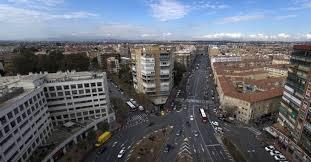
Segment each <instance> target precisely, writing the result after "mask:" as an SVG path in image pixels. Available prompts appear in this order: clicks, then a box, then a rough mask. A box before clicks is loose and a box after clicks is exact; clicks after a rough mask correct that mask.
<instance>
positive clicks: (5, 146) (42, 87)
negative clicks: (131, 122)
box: [0, 71, 115, 162]
mask: <svg viewBox="0 0 311 162" xmlns="http://www.w3.org/2000/svg"><path fill="white" fill-rule="evenodd" d="M109 105H110V100H109V94H108V87H107V79H106V73H90V72H75V71H72V72H57V73H44V74H43V73H40V74H29V75H23V76H10V77H2V78H1V77H0V161H12V162H13V161H14V162H15V161H18V162H19V161H29V160H30V161H31V159H32V158H34V157H33V156H32V154H33V152H34V151H35V150H36V151H37V150H38V149H37V148H38V146H42V147H43V146H46V145H49V146H51V147H48V149H47V150H49V149H51V148H53V150H51V151H52V152H51V153H50V154H48V153H47V154H46V155H47V156H48V157H46V158H45V159H46V160H45V161H48V160H50V161H51V160H52V161H53V159H55V157H57V156H58V155H57V154H59V153H60V152H62V153H65V152H66V149H68V148H69V145H70V141H73V142H74V143H77V141H79V140H80V139H82V138H83V137H84V138H85V137H86V136H87V134H88V132H89V131H90V130H91V129H95V130H96V129H97V125H98V123H101V122H108V123H111V122H113V121H114V120H115V115H114V112H113V110H112V109H111V107H110V106H109ZM66 125H67V126H68V125H70V126H69V127H71V126H72V125H75V128H74V130H75V131H69V132H66V131H65V132H64V131H63V133H62V135H59V132H60V130H61V129H63V127H64V126H66ZM68 129H69V128H68ZM77 130H79V131H77ZM57 134H58V135H57ZM63 135H66V136H63ZM55 136H58V137H55ZM51 138H52V139H57V140H51ZM60 139H62V140H63V141H59V140H60ZM39 150H40V149H39ZM44 150H46V149H44Z"/></svg>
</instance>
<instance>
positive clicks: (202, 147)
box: [200, 144, 204, 152]
mask: <svg viewBox="0 0 311 162" xmlns="http://www.w3.org/2000/svg"><path fill="white" fill-rule="evenodd" d="M200 146H201V148H202V151H203V152H204V148H203V146H202V144H200Z"/></svg>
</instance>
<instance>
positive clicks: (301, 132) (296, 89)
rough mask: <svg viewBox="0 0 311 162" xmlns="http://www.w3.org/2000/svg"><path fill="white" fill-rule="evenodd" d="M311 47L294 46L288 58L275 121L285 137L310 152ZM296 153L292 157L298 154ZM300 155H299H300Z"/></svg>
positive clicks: (307, 152)
mask: <svg viewBox="0 0 311 162" xmlns="http://www.w3.org/2000/svg"><path fill="white" fill-rule="evenodd" d="M310 102H311V46H304V45H297V46H294V51H293V53H292V55H291V58H290V65H289V70H288V77H287V81H286V84H285V86H284V93H283V97H282V101H281V106H280V109H279V117H278V124H280V125H281V129H284V130H287V132H288V134H287V135H286V136H287V137H288V138H289V139H292V140H293V142H294V143H295V144H297V145H299V146H301V148H303V150H304V151H305V152H306V154H309V155H310V154H311V103H310ZM300 156H301V155H298V156H296V157H300ZM301 157H303V156H301Z"/></svg>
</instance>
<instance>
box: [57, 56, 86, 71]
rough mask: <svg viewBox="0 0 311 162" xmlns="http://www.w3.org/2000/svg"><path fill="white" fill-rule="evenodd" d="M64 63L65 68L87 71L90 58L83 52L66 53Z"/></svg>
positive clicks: (63, 67)
mask: <svg viewBox="0 0 311 162" xmlns="http://www.w3.org/2000/svg"><path fill="white" fill-rule="evenodd" d="M62 64H63V66H62V69H63V70H76V71H86V70H88V67H89V58H88V57H87V56H86V55H84V54H83V53H78V54H70V55H65V57H64V59H63V62H62Z"/></svg>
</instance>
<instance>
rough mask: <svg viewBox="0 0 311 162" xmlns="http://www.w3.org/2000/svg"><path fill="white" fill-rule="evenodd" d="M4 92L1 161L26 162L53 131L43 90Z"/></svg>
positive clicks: (11, 89) (0, 101) (0, 114)
mask: <svg viewBox="0 0 311 162" xmlns="http://www.w3.org/2000/svg"><path fill="white" fill-rule="evenodd" d="M1 90H2V93H1V96H0V161H1V162H2V161H7V162H10V161H11V162H16V161H18V162H20V161H26V160H27V159H28V158H29V157H30V156H31V154H32V152H33V151H34V150H35V149H36V148H37V147H38V146H39V145H41V144H42V143H44V142H45V141H46V140H47V138H48V136H49V135H50V134H51V130H52V124H51V121H50V119H49V113H48V112H47V110H48V107H47V102H46V99H45V96H44V93H43V87H36V88H33V89H27V88H23V87H18V88H17V87H8V86H4V87H2V88H1Z"/></svg>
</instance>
